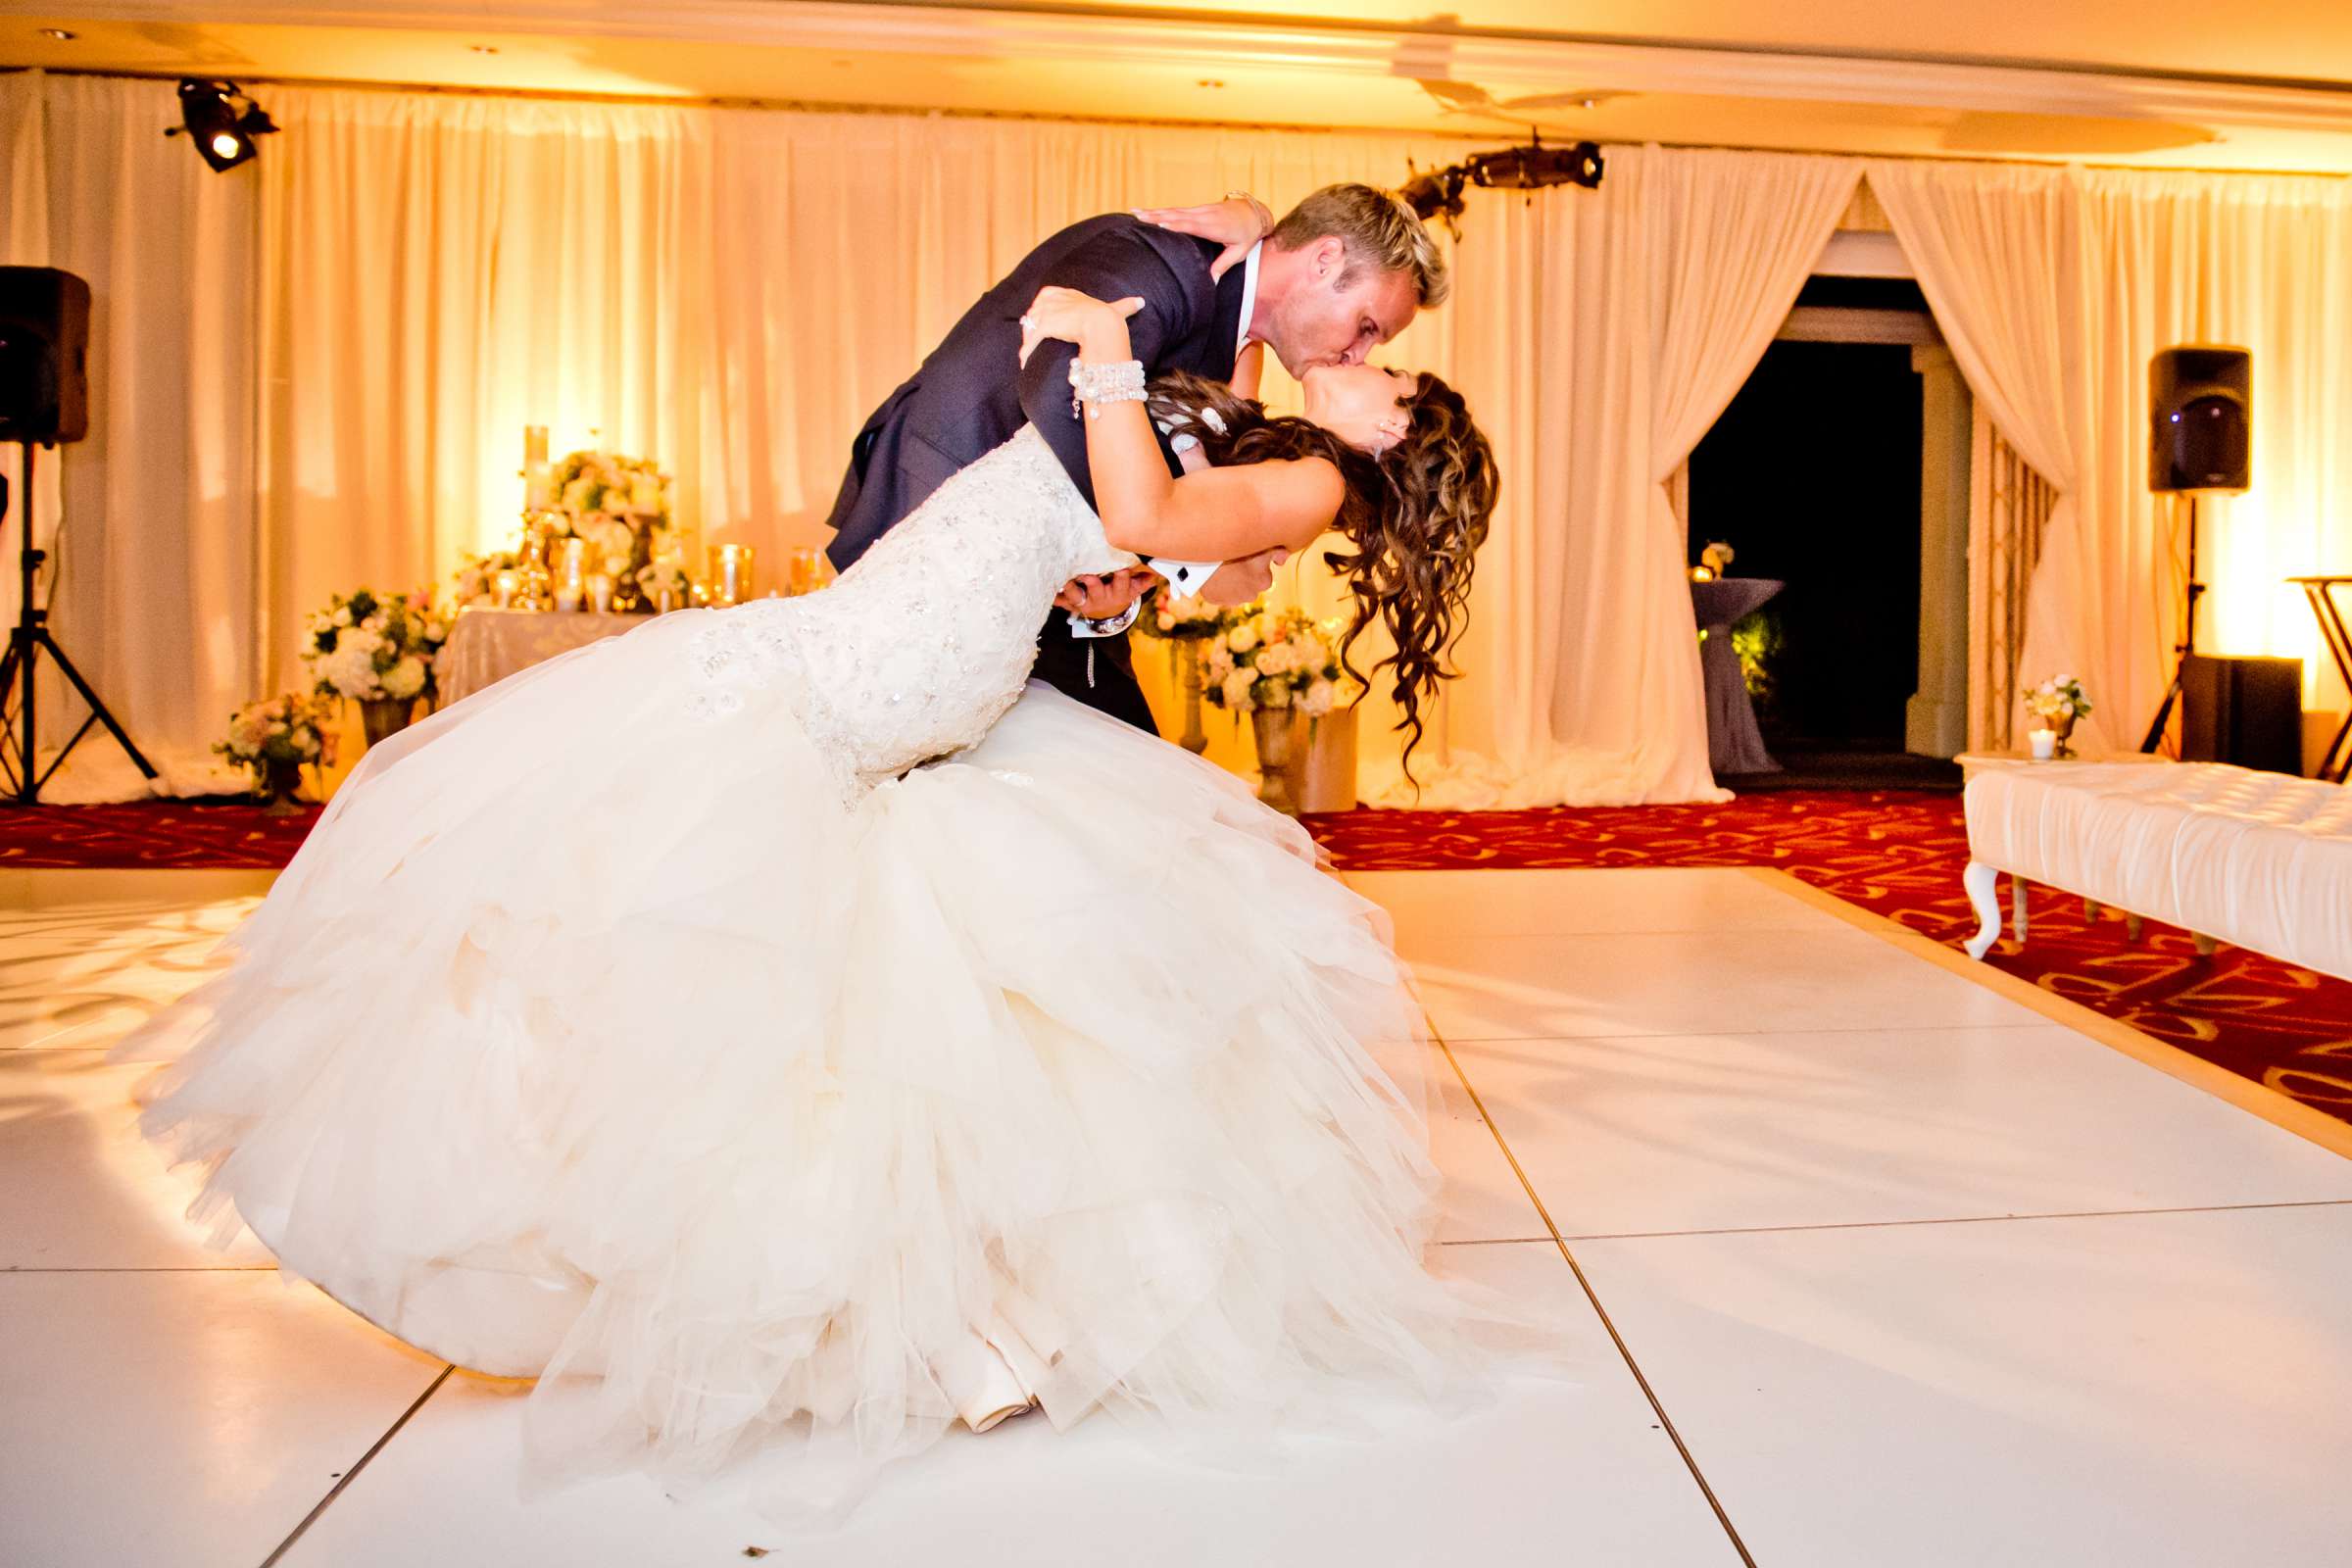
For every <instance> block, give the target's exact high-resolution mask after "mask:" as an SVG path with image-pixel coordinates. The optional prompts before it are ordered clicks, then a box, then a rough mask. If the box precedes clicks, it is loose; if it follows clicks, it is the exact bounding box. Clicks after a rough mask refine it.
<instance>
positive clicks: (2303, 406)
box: [1869, 161, 2352, 753]
mask: <svg viewBox="0 0 2352 1568" xmlns="http://www.w3.org/2000/svg"><path fill="white" fill-rule="evenodd" d="M1869 179H1870V183H1871V187H1872V188H1873V189H1874V190H1876V191H1877V192H1878V194H1879V198H1880V200H1881V202H1882V203H1883V204H1884V205H1885V206H1886V209H1887V215H1888V218H1889V220H1890V221H1891V222H1892V224H1893V227H1894V232H1895V236H1896V238H1897V239H1898V240H1899V241H1900V242H1901V243H1902V246H1903V249H1904V251H1905V253H1906V254H1908V255H1909V257H1910V258H1911V261H1912V265H1913V266H1914V267H1915V268H1916V269H1917V270H1918V274H1919V280H1920V286H1921V289H1922V290H1923V292H1925V293H1926V295H1927V297H1928V303H1929V305H1930V307H1931V308H1932V309H1933V310H1934V311H1935V313H1936V320H1937V322H1938V324H1939V325H1940V326H1941V327H1942V329H1943V332H1944V335H1945V337H1946V339H1947V340H1948V341H1949V342H1950V343H1951V346H1952V353H1953V355H1954V357H1955V358H1956V359H1957V360H1958V361H1959V363H1960V368H1961V372H1962V374H1964V375H1965V376H1966V377H1967V378H1968V382H1969V385H1970V387H1971V389H1972V390H1973V391H1974V392H1975V393H1976V395H1977V397H1978V398H1979V399H1980V400H1982V401H1983V403H1984V404H1985V407H1986V409H1987V411H1988V413H1989V415H1990V417H1991V418H1992V421H1993V424H1994V425H1995V427H1996V428H1997V429H1998V430H1999V432H2000V433H2001V435H2002V436H2003V437H2004V438H2006V439H2007V440H2008V441H2009V442H2010V443H2011V444H2012V445H2013V446H2014V447H2015V448H2016V449H2017V451H2018V452H2019V453H2020V454H2021V455H2023V457H2024V458H2025V460H2026V461H2027V462H2028V463H2029V464H2031V465H2032V466H2033V467H2034V469H2035V470H2036V471H2038V472H2039V473H2040V474H2041V475H2042V476H2043V477H2044V478H2046V479H2047V480H2048V481H2049V482H2050V484H2051V485H2052V486H2053V487H2054V489H2055V490H2056V492H2057V493H2056V497H2055V504H2054V506H2053V508H2052V510H2051V513H2050V515H2049V517H2048V520H2047V522H2046V525H2045V530H2044V536H2043V544H2042V551H2041V558H2040V561H2039V564H2037V565H2036V566H2035V568H2034V573H2033V577H2032V583H2031V587H2030V589H2029V592H2028V596H2027V603H2026V613H2025V627H2026V629H2025V641H2024V650H2023V653H2022V656H2021V658H2020V661H2019V669H2018V679H2019V683H2020V685H2021V686H2023V685H2028V684H2031V683H2033V682H2034V681H2038V680H2040V679H2042V678H2043V677H2045V676H2048V675H2050V674H2054V673H2058V672H2061V671H2063V672H2067V673H2072V674H2075V675H2078V676H2079V677H2081V679H2082V682H2083V684H2084V685H2085V686H2086V687H2087V688H2088V690H2089V691H2090V693H2091V696H2092V699H2093V701H2094V702H2095V703H2096V704H2097V708H2096V710H2095V711H2094V712H2093V713H2092V714H2091V716H2090V718H2089V719H2088V720H2087V721H2086V722H2085V724H2084V726H2083V728H2082V730H2081V731H2079V732H2078V733H2079V734H2081V735H2082V738H2083V745H2084V749H2085V750H2087V751H2090V752H2093V753H2096V752H2099V751H2117V750H2121V751H2130V750H2135V749H2136V748H2137V747H2138V745H2139V743H2140V740H2141V738H2142V735H2143V732H2144V731H2145V729H2146V727H2147V724H2148V721H2149V720H2150V719H2151V718H2152V717H2153V716H2154V714H2155V711H2156V708H2157V705H2158V704H2159V703H2160V702H2161V701H2162V699H2163V695H2164V688H2165V684H2166V682H2167V681H2168V680H2169V679H2170V678H2171V674H2172V668H2173V655H2172V648H2173V644H2174V642H2175V641H2176V639H2177V638H2178V636H2179V631H2180V602H2181V587H2182V583H2183V581H2184V578H2183V575H2182V567H2183V564H2184V562H2183V560H2182V552H2183V551H2184V550H2185V546H2186V540H2185V537H2184V535H2183V533H2182V530H2181V529H2180V526H2178V523H2177V519H2178V518H2179V517H2180V515H2182V514H2181V513H2180V510H2179V509H2177V508H2176V507H2174V506H2172V505H2169V504H2166V503H2164V502H2162V501H2161V500H2160V499H2159V498H2157V497H2153V496H2151V495H2150V494H2149V493H2148V489H2147V429H2148V401H2147V367H2148V361H2149V359H2150V358H2151V357H2152V356H2153V355H2154V354H2155V353H2156V351H2157V350H2158V349H2161V348H2164V347H2166V346H2168V345H2171V344H2175V343H2186V342H2220V343H2236V344H2240V345H2243V346H2245V347H2246V348H2248V349H2250V350H2251V351H2252V353H2253V356H2254V448H2253V453H2254V474H2253V480H2254V487H2253V490H2252V491H2251V493H2249V494H2248V495H2245V496H2242V497H2235V498H2228V499H2212V500H2207V501H2205V502H2203V503H2202V511H2203V524H2204V526H2203V530H2202V534H2201V539H2200V546H2201V548H2202V549H2203V551H2204V552H2205V554H2204V556H2203V557H2202V559H2201V562H2200V565H2201V572H2200V574H2201V575H2202V576H2204V577H2205V579H2206V580H2207V581H2208V582H2210V583H2212V584H2213V587H2214V592H2212V593H2211V594H2209V595H2208V596H2207V599H2206V603H2205V605H2204V607H2203V609H2202V610H2201V612H2200V618H2199V646H2200V647H2201V648H2202V649H2203V650H2204V651H2205V652H2208V653H2237V654H2278V655H2285V656H2289V657H2295V658H2300V659H2302V660H2303V662H2304V698H2305V702H2306V704H2307V706H2311V707H2315V708H2327V707H2334V708H2336V709H2337V710H2339V711H2340V710H2341V708H2342V706H2343V704H2344V701H2345V697H2344V693H2343V687H2342V683H2341V681H2340V680H2338V678H2337V677H2336V675H2335V672H2334V669H2333V667H2332V666H2331V665H2329V664H2327V662H2326V660H2325V659H2324V658H2323V657H2322V654H2321V649H2320V646H2319V638H2318V633H2317V628H2316V627H2315V626H2314V625H2313V623H2312V621H2311V617H2310V614H2309V612H2308V611H2307V610H2305V608H2304V607H2303V604H2302V601H2301V597H2300V595H2299V593H2298V592H2297V591H2296V590H2294V589H2292V588H2289V587H2288V586H2286V584H2285V582H2284V581H2283V579H2284V578H2286V577H2288V576H2291V575H2296V574H2300V573H2308V572H2320V571H2328V570H2335V571H2341V570H2344V569H2346V566H2347V564H2352V455H2347V450H2346V449H2347V446H2348V445H2352V354H2347V353H2346V352H2345V344H2346V342H2347V341H2348V339H2347V336H2346V328H2347V326H2352V181H2347V180H2343V179H2339V178H2331V177H2324V176H2297V175H2216V174H2188V173H2168V172H2129V171H2113V170H2097V171H2085V170H2074V169H2022V168H2014V167H2008V166H2000V165H1981V164H1917V163H1894V162H1879V161H1874V162H1872V163H1871V164H1870V166H1869Z"/></svg>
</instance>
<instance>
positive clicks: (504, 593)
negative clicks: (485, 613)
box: [490, 571, 518, 610]
mask: <svg viewBox="0 0 2352 1568" xmlns="http://www.w3.org/2000/svg"><path fill="white" fill-rule="evenodd" d="M517 586H518V584H517V582H516V580H515V573H513V572H512V571H502V572H500V573H499V574H498V579H497V583H496V587H495V591H494V596H493V597H492V599H491V601H490V602H491V603H492V604H493V605H495V606H497V607H498V608H499V609H501V610H513V609H514V608H515V588H516V587H517Z"/></svg>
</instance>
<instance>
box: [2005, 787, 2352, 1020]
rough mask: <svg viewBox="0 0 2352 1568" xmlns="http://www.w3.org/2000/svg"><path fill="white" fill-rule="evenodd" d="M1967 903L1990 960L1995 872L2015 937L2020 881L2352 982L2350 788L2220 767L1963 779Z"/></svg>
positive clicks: (2021, 915)
mask: <svg viewBox="0 0 2352 1568" xmlns="http://www.w3.org/2000/svg"><path fill="white" fill-rule="evenodd" d="M1966 801H1967V809H1968V853H1969V863H1968V870H1967V872H1966V874H1965V876H1964V878H1963V880H1964V882H1965V883H1966V885H1967V888H1968V897H1969V902H1970V903H1971V904H1972V905H1974V906H1975V907H1976V910H1977V913H1978V915H1979V916H1980V917H1981V918H1982V919H1983V922H1984V923H1983V925H1982V927H1981V928H1980V929H1979V930H1978V932H1977V934H1976V936H1975V938H1974V939H1972V940H1971V941H1970V942H1969V944H1968V953H1969V956H1970V957H1972V958H1982V957H1983V956H1985V951H1986V950H1987V949H1989V948H1990V947H1991V946H1992V944H1993V941H1994V939H1995V938H1997V937H1998V936H1999V935H2000V934H2001V907H2000V901H1999V900H1998V899H1997V898H1996V897H1995V896H1994V878H1995V876H1996V874H1997V873H1998V872H2002V871H2006V872H2008V873H2009V874H2010V877H2011V879H2012V881H2013V882H2014V883H2015V886H2014V887H2013V888H2012V890H2011V892H2012V902H2013V904H2014V905H2015V907H2016V913H2017V920H2016V924H2017V936H2018V939H2019V940H2020V941H2023V940H2025V937H2026V907H2025V903H2026V901H2025V883H2026V882H2027V881H2029V880H2030V881H2034V882H2045V883H2048V884H2050V885H2051V886H2053V887H2059V888H2064V889H2065V890H2066V891H2067V892H2069V893H2075V894H2080V895H2081V896H2082V900H2083V902H2084V904H2085V905H2086V906H2090V907H2093V908H2094V909H2095V907H2096V906H2098V905H2102V904H2105V905H2112V906H2113V907H2116V908H2118V909H2121V910H2124V911H2125V912H2126V914H2127V915H2128V916H2130V923H2131V932H2132V935H2134V936H2136V935H2138V930H2139V920H2140V917H2141V916H2145V917H2147V918H2149V919H2154V920H2163V921H2167V922H2169V923H2171V924H2173V925H2177V926H2181V927H2184V928H2185V929H2187V930H2188V931H2189V932H2191V933H2192V934H2193V935H2194V936H2195V937H2196V939H2197V948H2198V951H2199V952H2201V953H2211V952H2212V951H2213V947H2214V943H2215V941H2216V940H2217V939H2218V940H2220V941H2224V942H2231V943H2235V944H2236V945H2237V946H2239V947H2242V948H2251V949H2253V950H2254V951H2255V952H2257V953H2267V954H2269V955H2270V956H2272V957H2275V958H2283V959H2285V960H2286V961H2288V962H2289V963H2299V964H2302V965H2303V966H2304V967H2305V968H2309V969H2318V970H2320V971H2322V972H2323V973H2327V974H2332V975H2338V976H2341V977H2343V978H2345V979H2352V789H2347V788H2346V787H2344V786H2343V785H2340V784H2329V783H2326V782H2324V781H2322V780H2319V779H2308V778H2290V777H2288V776H2287V775H2285V774H2283V773H2261V772H2256V771H2254V770H2253V769H2251V768H2244V767H2231V766H2229V765H2227V764H2225V763H2220V762H2158V761H2135V762H2067V763H2060V764H2056V765H2046V764H2045V765H2041V766H2032V767H2001V768H1991V769H1987V770H1985V771H1984V772H1980V773H1978V774H1977V775H1976V776H1975V777H1974V778H1972V779H1970V780H1969V782H1968V790H1967V796H1966Z"/></svg>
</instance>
